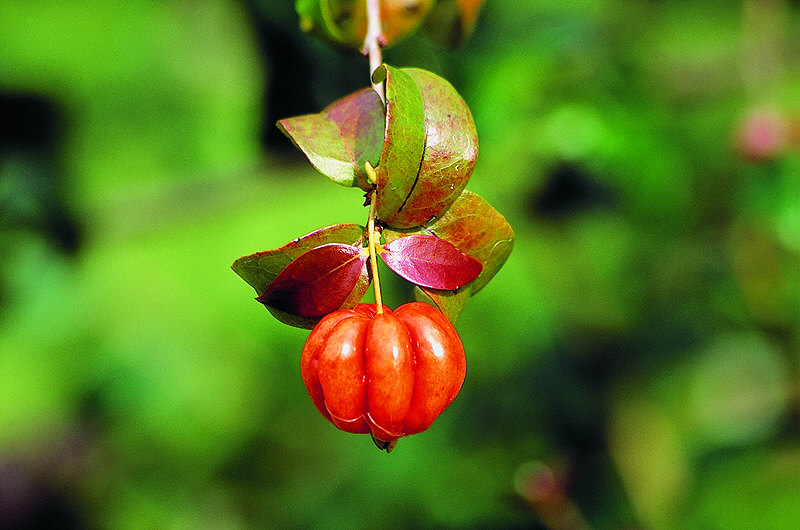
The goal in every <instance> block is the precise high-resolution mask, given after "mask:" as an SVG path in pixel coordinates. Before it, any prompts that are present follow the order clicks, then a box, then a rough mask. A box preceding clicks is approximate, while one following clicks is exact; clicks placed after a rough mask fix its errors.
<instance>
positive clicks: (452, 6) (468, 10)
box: [424, 0, 483, 48]
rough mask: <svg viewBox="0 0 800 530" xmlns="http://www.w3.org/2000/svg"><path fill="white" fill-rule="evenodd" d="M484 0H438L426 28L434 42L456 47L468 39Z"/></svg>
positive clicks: (425, 24)
mask: <svg viewBox="0 0 800 530" xmlns="http://www.w3.org/2000/svg"><path fill="white" fill-rule="evenodd" d="M482 4H483V0H438V1H437V2H436V5H435V6H434V8H433V9H432V10H431V13H430V15H429V16H428V18H427V19H426V20H425V23H424V29H425V33H426V34H427V35H428V37H430V38H431V40H433V41H434V42H437V43H439V44H442V45H444V46H450V47H452V48H455V47H457V46H460V45H461V44H463V43H464V41H466V40H467V38H468V37H469V35H470V34H471V33H472V29H473V27H474V26H475V21H476V19H477V18H478V12H479V11H480V8H481V5H482Z"/></svg>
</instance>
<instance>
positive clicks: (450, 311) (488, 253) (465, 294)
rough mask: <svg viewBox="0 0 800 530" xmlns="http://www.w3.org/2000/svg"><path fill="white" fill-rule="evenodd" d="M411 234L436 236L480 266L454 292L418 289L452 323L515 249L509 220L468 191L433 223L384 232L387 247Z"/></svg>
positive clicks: (420, 297)
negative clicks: (466, 281)
mask: <svg viewBox="0 0 800 530" xmlns="http://www.w3.org/2000/svg"><path fill="white" fill-rule="evenodd" d="M414 234H430V235H436V236H438V237H440V238H442V239H444V240H446V241H449V242H450V243H452V244H453V245H455V246H456V247H457V248H458V249H459V250H460V251H461V252H463V253H465V254H467V255H469V256H472V257H473V258H475V259H477V260H478V261H479V262H480V263H481V264H482V265H483V270H482V271H481V273H480V274H479V275H478V277H477V278H475V280H473V281H472V282H471V283H469V284H467V285H465V286H464V287H462V288H460V289H458V290H457V291H455V292H454V291H452V290H436V289H431V288H428V287H422V288H421V289H420V290H421V291H422V292H424V294H425V296H427V297H429V298H430V299H431V300H432V301H433V302H434V303H435V304H436V305H437V306H438V307H439V309H440V310H441V311H442V312H443V313H444V314H445V315H447V317H448V318H449V319H450V320H451V321H452V322H455V320H456V319H457V318H458V315H459V313H460V312H461V310H462V309H463V307H464V306H465V304H466V302H467V301H468V300H469V298H470V297H471V296H473V295H474V294H476V293H477V292H478V291H480V290H481V289H483V287H485V286H486V284H487V283H488V282H489V280H491V279H492V277H493V276H494V275H495V274H496V273H497V271H498V270H500V268H501V267H502V266H503V264H504V263H505V262H506V260H507V259H508V256H509V255H510V254H511V250H512V248H513V246H514V231H513V229H512V228H511V225H509V224H508V221H506V219H505V218H504V217H503V216H502V215H501V214H500V213H499V212H498V211H497V210H495V209H494V208H492V207H491V206H490V205H489V203H487V202H486V201H485V200H484V199H483V198H482V197H481V196H480V195H478V194H476V193H472V192H470V191H467V190H465V191H463V192H462V193H461V195H460V196H459V198H458V199H457V200H456V201H455V202H454V203H453V205H452V206H451V207H450V208H449V209H448V210H447V211H446V212H445V213H444V214H443V215H442V216H441V217H440V218H439V219H436V220H435V221H434V222H431V223H428V224H426V225H425V226H422V227H419V228H417V229H415V230H412V231H397V230H392V229H388V228H387V229H384V231H383V236H384V237H385V238H386V241H387V244H390V243H392V242H393V241H395V240H397V239H399V238H404V237H410V236H411V235H414ZM417 299H419V300H424V297H422V296H420V295H419V293H418V294H417Z"/></svg>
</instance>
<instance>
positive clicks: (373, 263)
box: [364, 162, 383, 315]
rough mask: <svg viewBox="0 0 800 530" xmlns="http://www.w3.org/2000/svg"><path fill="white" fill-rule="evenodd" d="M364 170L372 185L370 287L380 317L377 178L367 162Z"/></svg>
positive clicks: (370, 203) (368, 224) (381, 309)
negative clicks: (376, 227) (373, 293)
mask: <svg viewBox="0 0 800 530" xmlns="http://www.w3.org/2000/svg"><path fill="white" fill-rule="evenodd" d="M364 169H365V170H366V171H367V178H368V179H369V181H370V182H371V183H372V185H373V189H372V193H371V194H370V196H369V218H368V219H367V233H368V235H369V243H368V244H369V266H370V270H371V271H372V287H373V288H374V289H375V305H376V309H375V311H376V312H377V313H378V314H379V315H382V314H383V298H382V297H381V281H380V277H379V276H378V260H377V252H376V250H375V248H376V247H377V245H378V241H377V240H376V237H375V234H376V231H375V208H376V207H375V205H376V204H377V203H378V200H377V190H376V188H375V186H376V185H377V181H378V178H377V176H376V175H375V169H373V167H372V165H371V164H370V163H369V162H364ZM378 238H380V236H378Z"/></svg>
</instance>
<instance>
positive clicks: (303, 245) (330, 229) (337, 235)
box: [231, 223, 366, 295]
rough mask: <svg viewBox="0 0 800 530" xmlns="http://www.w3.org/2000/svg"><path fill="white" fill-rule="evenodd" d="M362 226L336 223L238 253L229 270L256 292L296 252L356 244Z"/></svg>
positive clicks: (363, 230)
mask: <svg viewBox="0 0 800 530" xmlns="http://www.w3.org/2000/svg"><path fill="white" fill-rule="evenodd" d="M365 231H366V228H364V227H363V226H361V225H357V224H354V223H348V224H337V225H332V226H327V227H325V228H320V229H318V230H314V231H313V232H310V233H308V234H306V235H304V236H303V237H300V238H297V239H295V240H294V241H291V242H290V243H287V244H286V245H284V246H282V247H280V248H277V249H275V250H265V251H262V252H256V253H255V254H250V255H249V256H242V257H241V258H239V259H237V260H236V261H234V262H233V265H231V268H232V269H233V271H234V272H235V273H236V274H238V275H239V276H240V277H241V278H242V279H243V280H244V281H246V282H247V283H249V284H250V286H251V287H253V288H254V289H255V290H256V294H258V295H260V294H262V293H263V292H264V291H266V290H267V287H269V284H271V283H272V281H273V280H275V278H276V277H277V276H278V275H279V274H280V273H281V271H282V270H283V269H284V268H285V267H286V266H287V265H289V264H290V263H291V262H292V261H293V260H295V259H296V258H298V257H299V256H300V255H302V254H304V253H305V252H308V251H309V250H311V249H312V248H315V247H318V246H321V245H324V244H326V243H342V244H345V245H359V244H360V243H361V242H362V241H364V240H365V239H364V232H365Z"/></svg>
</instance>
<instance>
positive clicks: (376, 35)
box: [361, 0, 386, 102]
mask: <svg viewBox="0 0 800 530" xmlns="http://www.w3.org/2000/svg"><path fill="white" fill-rule="evenodd" d="M385 44H386V39H385V37H384V36H383V28H382V27H381V6H380V0H367V36H366V38H365V39H364V47H363V48H362V50H361V52H362V53H363V54H364V55H366V56H368V57H369V75H370V81H371V80H372V74H373V73H375V70H376V69H377V68H378V67H379V66H380V65H381V63H382V62H383V57H382V55H381V47H382V46H384V45H385ZM372 88H374V89H375V92H377V93H378V95H379V96H380V97H381V101H383V102H386V96H385V94H384V90H383V83H378V84H377V85H376V84H374V83H373V84H372Z"/></svg>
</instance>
